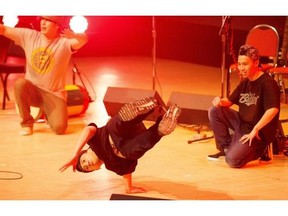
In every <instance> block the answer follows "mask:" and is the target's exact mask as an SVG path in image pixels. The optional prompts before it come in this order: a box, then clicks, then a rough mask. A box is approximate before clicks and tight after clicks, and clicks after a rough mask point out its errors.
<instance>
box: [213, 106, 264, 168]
mask: <svg viewBox="0 0 288 216" xmlns="http://www.w3.org/2000/svg"><path fill="white" fill-rule="evenodd" d="M208 118H209V121H210V125H211V128H212V130H213V133H214V137H215V142H216V148H217V149H218V150H220V151H223V150H224V148H227V150H228V151H227V153H226V157H225V160H226V163H227V164H228V165H229V166H230V167H234V168H240V167H243V166H245V165H246V164H247V163H248V162H250V161H253V160H257V159H258V158H259V157H260V156H261V155H262V154H263V153H264V151H265V150H266V148H267V146H268V144H269V143H264V142H263V141H261V140H259V139H257V138H254V139H253V140H252V143H251V146H249V144H248V143H244V144H242V142H240V141H239V140H240V138H241V137H242V136H243V135H244V130H243V127H242V122H241V120H240V118H239V113H238V112H237V111H235V110H233V109H230V108H228V107H214V106H213V107H211V108H210V109H209V110H208ZM230 131H233V135H231V134H230Z"/></svg>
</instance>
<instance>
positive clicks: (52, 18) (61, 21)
mask: <svg viewBox="0 0 288 216" xmlns="http://www.w3.org/2000/svg"><path fill="white" fill-rule="evenodd" d="M41 19H46V20H49V21H51V22H54V23H57V24H59V25H60V26H63V25H64V21H65V17H63V16H41Z"/></svg>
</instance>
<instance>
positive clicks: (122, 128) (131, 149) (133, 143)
mask: <svg viewBox="0 0 288 216" xmlns="http://www.w3.org/2000/svg"><path fill="white" fill-rule="evenodd" d="M152 111H153V110H152ZM149 114H150V112H149V113H147V114H144V115H139V116H138V117H137V118H135V119H133V120H131V121H127V122H123V121H121V120H120V118H119V117H118V116H114V117H113V118H112V119H111V120H110V121H109V122H108V123H107V129H108V131H109V134H110V135H111V138H112V140H113V142H114V144H115V146H116V147H117V149H118V150H119V151H120V152H121V153H122V155H123V156H125V157H126V158H127V159H131V160H137V159H139V158H140V157H142V156H143V155H144V154H145V153H146V152H147V151H148V150H149V149H151V148H153V146H154V145H155V144H156V143H157V142H159V141H160V139H161V136H159V134H158V125H159V122H160V121H161V119H162V117H159V118H158V119H157V121H156V123H155V124H154V125H153V126H151V127H150V128H148V129H146V127H145V125H144V124H143V122H142V121H143V120H144V119H145V118H146V117H147V116H148V115H149Z"/></svg>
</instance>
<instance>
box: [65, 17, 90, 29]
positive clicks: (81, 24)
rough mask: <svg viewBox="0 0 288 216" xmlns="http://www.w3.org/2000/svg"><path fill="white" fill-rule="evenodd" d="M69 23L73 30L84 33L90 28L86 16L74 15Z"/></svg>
mask: <svg viewBox="0 0 288 216" xmlns="http://www.w3.org/2000/svg"><path fill="white" fill-rule="evenodd" d="M69 25H70V28H71V29H72V31H73V32H75V33H83V32H85V31H86V30H87V28H88V21H87V19H86V18H85V17H84V16H73V17H72V18H71V20H70V23H69Z"/></svg>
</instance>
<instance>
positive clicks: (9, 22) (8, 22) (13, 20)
mask: <svg viewBox="0 0 288 216" xmlns="http://www.w3.org/2000/svg"><path fill="white" fill-rule="evenodd" d="M18 21H19V19H18V16H3V18H2V22H3V24H4V25H5V26H9V27H12V28H14V27H15V26H16V25H17V24H18Z"/></svg>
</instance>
